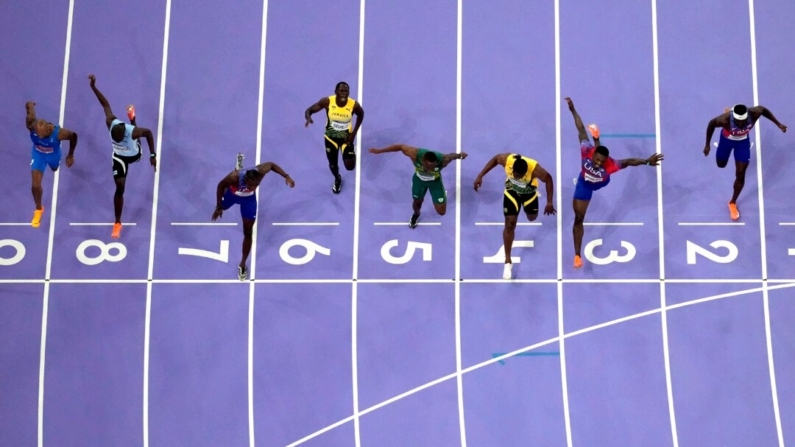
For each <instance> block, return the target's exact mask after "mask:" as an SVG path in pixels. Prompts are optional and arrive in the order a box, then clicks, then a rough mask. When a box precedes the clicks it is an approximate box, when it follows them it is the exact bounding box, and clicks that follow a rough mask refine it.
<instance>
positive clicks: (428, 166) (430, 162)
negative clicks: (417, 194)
mask: <svg viewBox="0 0 795 447" xmlns="http://www.w3.org/2000/svg"><path fill="white" fill-rule="evenodd" d="M438 162H439V160H438V159H437V158H436V154H434V153H433V152H430V151H428V152H426V153H425V155H423V156H422V167H423V168H425V170H426V171H429V172H433V170H434V169H436V163H438Z"/></svg>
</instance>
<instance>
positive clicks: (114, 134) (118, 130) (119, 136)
mask: <svg viewBox="0 0 795 447" xmlns="http://www.w3.org/2000/svg"><path fill="white" fill-rule="evenodd" d="M126 130H127V126H125V125H124V123H118V124H116V125H115V126H113V127H111V128H110V137H111V138H113V141H115V142H117V143H119V142H121V140H123V139H124V134H125V131H126Z"/></svg>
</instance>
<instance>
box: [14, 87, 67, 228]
mask: <svg viewBox="0 0 795 447" xmlns="http://www.w3.org/2000/svg"><path fill="white" fill-rule="evenodd" d="M25 110H26V112H27V117H26V119H25V125H26V126H27V128H28V130H29V131H30V140H31V141H32V142H33V147H32V148H31V154H30V170H31V177H32V181H33V183H32V186H31V192H32V193H33V202H34V203H35V204H36V209H35V210H34V211H33V219H32V220H31V221H30V225H31V226H32V227H33V228H38V227H39V226H40V225H41V215H42V214H43V213H44V207H43V206H42V205H41V194H42V188H41V179H42V178H43V177H44V170H45V169H46V168H47V166H49V167H50V169H52V170H53V172H55V171H57V170H58V167H59V166H60V165H61V141H64V140H69V154H68V155H67V156H66V167H67V168H71V167H72V163H74V161H75V147H76V146H77V134H76V133H75V132H72V131H71V130H67V129H64V128H63V127H61V126H58V125H56V124H53V123H50V122H47V121H45V120H43V119H39V118H36V103H35V102H33V101H28V102H27V103H26V104H25Z"/></svg>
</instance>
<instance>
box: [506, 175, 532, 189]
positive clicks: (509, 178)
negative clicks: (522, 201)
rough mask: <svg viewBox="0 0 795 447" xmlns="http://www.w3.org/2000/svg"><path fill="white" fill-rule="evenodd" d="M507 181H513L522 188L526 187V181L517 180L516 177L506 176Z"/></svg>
mask: <svg viewBox="0 0 795 447" xmlns="http://www.w3.org/2000/svg"><path fill="white" fill-rule="evenodd" d="M508 181H509V182H511V183H513V184H514V185H515V186H518V187H519V188H522V189H524V188H527V182H523V181H521V180H517V179H515V178H511V177H508Z"/></svg>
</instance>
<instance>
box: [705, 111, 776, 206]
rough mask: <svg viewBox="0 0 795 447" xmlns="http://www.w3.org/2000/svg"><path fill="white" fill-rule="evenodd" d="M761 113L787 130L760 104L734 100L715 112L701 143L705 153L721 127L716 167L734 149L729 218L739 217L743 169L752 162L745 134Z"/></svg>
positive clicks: (727, 159)
mask: <svg viewBox="0 0 795 447" xmlns="http://www.w3.org/2000/svg"><path fill="white" fill-rule="evenodd" d="M761 116H764V117H765V118H767V119H769V120H770V121H772V122H773V123H775V124H776V126H778V128H779V129H781V131H782V132H786V131H787V126H785V125H783V124H781V123H779V122H778V120H777V119H776V117H775V116H773V114H772V113H771V112H770V110H768V109H766V108H765V107H762V106H756V107H751V108H748V107H746V106H745V105H743V104H737V105H735V106H734V107H732V108H731V109H726V110H725V111H724V113H723V114H722V115H718V116H716V117H715V118H712V120H710V122H709V124H708V125H707V142H706V144H705V145H704V156H705V157H706V156H707V155H709V150H710V147H709V140H711V139H712V134H713V133H714V132H715V128H717V127H720V128H721V129H722V130H721V134H720V142H719V143H718V149H717V150H716V151H715V161H716V162H717V164H718V167H719V168H725V167H726V165H727V164H728V163H729V155H730V154H731V153H732V152H734V164H735V177H734V194H733V195H732V198H731V200H730V201H729V217H731V219H732V220H738V219H739V218H740V211H739V210H738V209H737V198H738V197H739V196H740V191H742V190H743V186H745V170H746V169H748V164H749V163H750V162H751V140H750V139H749V138H748V134H749V133H750V132H751V129H753V127H754V125H755V124H756V121H757V120H758V119H759V117H761Z"/></svg>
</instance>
